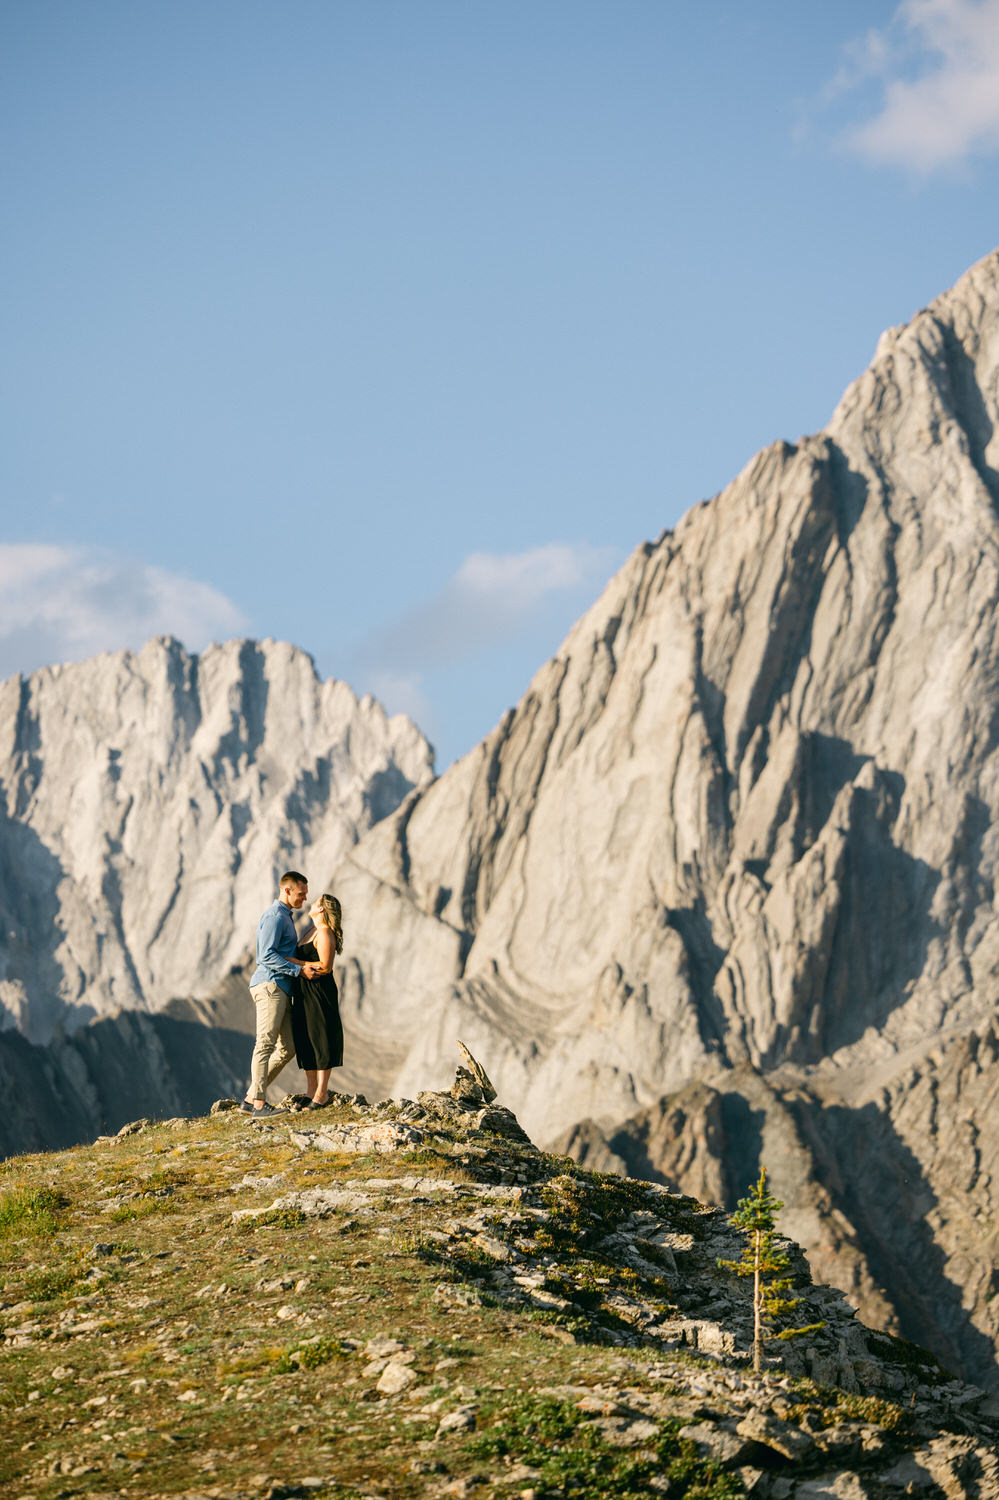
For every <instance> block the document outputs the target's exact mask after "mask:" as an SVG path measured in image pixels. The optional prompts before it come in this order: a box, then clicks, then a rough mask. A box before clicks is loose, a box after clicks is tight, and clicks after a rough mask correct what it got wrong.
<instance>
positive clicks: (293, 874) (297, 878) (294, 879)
mask: <svg viewBox="0 0 999 1500" xmlns="http://www.w3.org/2000/svg"><path fill="white" fill-rule="evenodd" d="M308 883H309V882H308V881H307V880H306V878H305V876H304V875H300V874H299V873H298V871H297V870H288V871H287V872H286V873H285V874H284V875H282V876H281V879H280V881H279V882H278V890H280V889H281V887H282V886H285V885H308Z"/></svg>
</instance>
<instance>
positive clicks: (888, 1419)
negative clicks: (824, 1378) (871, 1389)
mask: <svg viewBox="0 0 999 1500" xmlns="http://www.w3.org/2000/svg"><path fill="white" fill-rule="evenodd" d="M797 1392H798V1394H799V1395H800V1396H801V1397H802V1399H801V1400H800V1401H799V1402H798V1403H797V1404H796V1405H795V1406H793V1407H792V1408H791V1411H790V1412H789V1414H788V1415H789V1417H790V1420H791V1421H800V1420H801V1419H802V1417H804V1416H805V1415H806V1414H807V1413H809V1412H810V1413H811V1414H812V1415H813V1416H815V1417H817V1418H818V1420H819V1421H820V1422H821V1423H822V1426H823V1427H835V1426H836V1425H837V1424H838V1423H840V1422H867V1423H870V1425H871V1426H872V1427H880V1428H881V1429H882V1430H883V1431H885V1432H904V1431H906V1430H907V1429H908V1428H909V1427H911V1425H912V1418H911V1416H910V1414H909V1413H908V1412H907V1411H905V1410H904V1409H903V1408H902V1407H901V1406H896V1404H895V1402H894V1401H886V1400H885V1399H884V1398H883V1397H881V1396H860V1395H856V1394H855V1393H854V1392H852V1391H841V1390H839V1389H836V1388H833V1387H827V1386H821V1385H816V1384H815V1382H814V1381H812V1380H803V1381H799V1382H798V1384H797Z"/></svg>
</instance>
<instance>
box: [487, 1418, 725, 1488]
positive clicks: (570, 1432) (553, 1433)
mask: <svg viewBox="0 0 999 1500" xmlns="http://www.w3.org/2000/svg"><path fill="white" fill-rule="evenodd" d="M649 1447H650V1448H651V1449H652V1450H653V1452H654V1457H648V1456H646V1454H645V1453H631V1452H628V1451H627V1450H622V1449H621V1448H618V1447H614V1446H612V1445H610V1444H608V1443H607V1442H605V1441H604V1438H603V1436H602V1434H601V1432H600V1430H599V1428H597V1427H595V1426H594V1425H593V1423H592V1422H589V1421H587V1419H586V1418H585V1417H584V1415H583V1413H582V1412H580V1411H579V1410H578V1409H577V1408H576V1407H575V1406H574V1405H572V1404H571V1403H570V1402H567V1401H558V1400H556V1399H554V1398H552V1397H546V1396H532V1395H528V1396H521V1397H520V1398H519V1399H515V1400H514V1402H513V1403H512V1404H510V1405H508V1406H506V1407H505V1408H504V1409H503V1414H502V1415H501V1416H498V1417H497V1418H496V1420H495V1421H494V1422H493V1425H492V1426H491V1427H489V1428H486V1429H485V1430H484V1431H482V1432H480V1433H478V1434H476V1436H475V1437H474V1438H472V1439H470V1440H469V1441H468V1442H466V1443H465V1444H464V1446H463V1452H464V1453H465V1454H466V1455H467V1456H468V1457H469V1458H471V1459H479V1460H483V1461H486V1462H490V1463H493V1464H495V1463H496V1462H497V1461H500V1462H502V1461H503V1460H505V1459H506V1460H509V1461H510V1462H515V1463H522V1464H529V1465H530V1466H531V1467H532V1468H536V1469H538V1470H540V1472H541V1482H542V1484H543V1485H544V1486H545V1487H546V1488H553V1489H556V1488H557V1489H559V1490H564V1491H566V1492H567V1493H571V1494H572V1495H573V1497H574V1500H606V1497H607V1496H608V1495H613V1496H614V1497H615V1500H639V1497H642V1496H648V1495H649V1494H654V1493H655V1491H653V1490H650V1488H649V1483H650V1481H651V1480H652V1479H657V1480H658V1481H659V1482H660V1483H662V1482H665V1486H666V1487H665V1493H667V1494H669V1495H670V1497H671V1500H672V1497H674V1496H677V1497H686V1500H729V1497H734V1496H737V1495H743V1494H745V1489H744V1487H743V1485H742V1482H741V1480H740V1479H739V1478H738V1476H737V1475H733V1474H726V1473H725V1472H724V1470H722V1469H720V1468H719V1467H718V1465H717V1464H715V1463H712V1462H711V1461H710V1460H705V1459H702V1458H700V1457H699V1455H698V1453H697V1449H696V1448H695V1446H694V1444H693V1443H691V1442H689V1441H688V1440H687V1439H686V1438H682V1437H680V1436H679V1434H678V1424H677V1423H670V1422H662V1423H660V1424H659V1432H658V1435H657V1437H656V1438H655V1439H654V1440H653V1442H651V1443H650V1444H649Z"/></svg>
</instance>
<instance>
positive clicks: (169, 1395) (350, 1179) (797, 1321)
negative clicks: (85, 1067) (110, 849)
mask: <svg viewBox="0 0 999 1500" xmlns="http://www.w3.org/2000/svg"><path fill="white" fill-rule="evenodd" d="M466 1063H467V1066H466V1067H463V1068H460V1069H459V1070H458V1074H457V1076H456V1078H455V1081H454V1084H453V1085H452V1087H451V1089H450V1090H448V1091H444V1090H438V1091H435V1090H421V1091H420V1093H419V1098H418V1099H416V1100H413V1099H392V1100H381V1101H378V1102H377V1103H375V1104H373V1105H368V1104H366V1103H365V1102H364V1101H363V1100H362V1099H359V1098H357V1097H355V1098H352V1099H350V1098H346V1097H345V1096H343V1095H336V1096H335V1097H334V1098H333V1100H332V1103H331V1105H330V1107H329V1109H328V1110H327V1111H326V1112H324V1113H323V1114H322V1115H319V1116H317V1115H315V1114H312V1113H309V1114H305V1115H300V1116H298V1117H297V1118H296V1117H293V1116H289V1115H287V1114H285V1115H283V1116H282V1115H271V1116H267V1117H262V1118H261V1119H259V1120H258V1121H255V1122H251V1121H249V1120H248V1119H247V1117H246V1116H244V1115H241V1114H240V1113H239V1112H238V1110H235V1109H234V1108H233V1109H229V1110H225V1109H224V1108H223V1107H222V1106H223V1104H224V1103H225V1102H230V1103H231V1102H232V1101H219V1105H218V1106H217V1107H216V1108H215V1109H213V1111H212V1114H211V1116H210V1117H209V1118H201V1119H194V1120H182V1119H174V1120H170V1121H167V1122H164V1124H161V1125H159V1126H157V1125H155V1124H153V1123H152V1122H150V1121H149V1120H148V1119H139V1120H135V1121H133V1122H131V1123H130V1124H128V1125H126V1126H125V1127H124V1129H122V1130H120V1131H119V1132H118V1133H117V1134H116V1135H115V1136H113V1137H110V1138H105V1139H103V1140H100V1141H98V1142H96V1143H95V1144H94V1145H93V1146H91V1147H88V1148H84V1149H81V1150H78V1151H73V1152H65V1153H58V1154H55V1155H51V1154H49V1155H45V1156H38V1157H21V1158H20V1159H19V1160H18V1161H17V1162H16V1163H14V1164H12V1166H11V1171H10V1173H9V1175H8V1179H7V1182H8V1185H7V1187H6V1189H5V1191H4V1193H3V1194H2V1195H0V1198H2V1207H3V1210H4V1216H5V1225H6V1248H7V1252H8V1253H7V1264H6V1266H5V1279H4V1283H3V1285H2V1287H0V1368H3V1367H4V1362H6V1368H5V1369H4V1373H5V1374H7V1375H8V1376H9V1378H8V1379H7V1381H6V1386H5V1394H6V1406H5V1421H4V1423H3V1424H0V1466H2V1467H3V1471H4V1473H5V1474H6V1475H8V1476H9V1478H10V1481H11V1485H10V1489H11V1493H14V1492H15V1489H14V1486H15V1484H16V1493H19V1494H20V1493H24V1494H29V1493H35V1492H42V1493H44V1492H45V1491H46V1489H48V1490H52V1489H53V1488H55V1487H56V1486H59V1487H62V1488H70V1489H72V1488H73V1484H72V1481H73V1480H75V1479H80V1478H84V1477H85V1478H86V1484H87V1486H88V1487H89V1491H90V1492H91V1493H99V1494H106V1493H108V1492H109V1491H110V1492H111V1493H115V1492H117V1491H118V1490H120V1489H121V1488H122V1486H120V1485H118V1484H117V1481H118V1480H120V1479H123V1478H125V1479H127V1480H128V1485H129V1488H130V1490H131V1491H133V1492H137V1493H141V1494H149V1495H155V1496H159V1497H162V1500H168V1497H170V1496H177V1497H187V1500H194V1497H196V1496H198V1497H200V1496H202V1495H204V1496H210V1497H211V1500H261V1497H263V1496H267V1497H269V1500H306V1497H308V1496H310V1495H329V1496H333V1495H338V1494H350V1495H374V1494H378V1495H392V1496H396V1495H399V1496H406V1495H408V1496H416V1495H420V1496H424V1495H425V1496H427V1497H431V1500H444V1497H447V1496H451V1497H454V1496H470V1495H473V1494H475V1493H477V1492H478V1493H492V1494H495V1495H499V1494H505V1493H509V1494H511V1495H518V1494H519V1495H520V1496H521V1497H523V1496H524V1495H525V1494H526V1495H528V1496H530V1495H535V1496H538V1497H541V1496H551V1497H554V1496H556V1495H559V1496H568V1495H589V1496H596V1495H601V1496H602V1495H608V1496H610V1495H613V1496H620V1497H622V1500H623V1497H628V1500H637V1497H639V1496H655V1495H666V1496H669V1495H673V1496H677V1495H687V1496H691V1497H692V1496H694V1495H700V1496H703V1497H708V1496H715V1497H721V1496H735V1495H743V1494H747V1495H752V1496H753V1497H754V1500H818V1497H821V1496H833V1497H840V1500H889V1497H899V1500H901V1497H903V1496H913V1495H920V1496H925V1497H926V1500H930V1497H938V1496H949V1497H954V1500H971V1497H981V1500H985V1497H990V1496H993V1495H995V1494H996V1493H997V1491H999V1426H997V1421H996V1416H997V1406H999V1403H997V1400H996V1398H994V1397H991V1398H990V1397H988V1396H987V1395H986V1393H985V1392H984V1391H983V1390H981V1389H980V1388H976V1387H974V1386H968V1385H964V1384H961V1383H960V1382H958V1381H956V1380H952V1379H950V1378H949V1377H948V1375H947V1373H946V1372H945V1371H943V1370H942V1369H941V1368H940V1365H939V1364H938V1362H937V1361H936V1360H935V1359H934V1358H933V1356H932V1355H931V1354H928V1353H927V1352H926V1351H925V1350H923V1349H919V1348H917V1347H915V1346H914V1345H911V1344H907V1343H906V1342H905V1341H903V1340H901V1339H898V1338H896V1337H893V1336H892V1335H890V1334H886V1333H881V1332H877V1331H874V1330H872V1329H870V1328H867V1327H865V1326H864V1325H863V1323H862V1322H861V1321H860V1320H859V1319H857V1318H856V1317H855V1316H854V1314H853V1312H852V1310H851V1308H850V1307H849V1306H848V1305H847V1303H846V1300H845V1299H844V1297H843V1295H842V1293H841V1292H838V1291H836V1290H835V1289H833V1288H830V1287H828V1286H823V1285H821V1284H819V1283H817V1282H816V1281H814V1280H813V1279H812V1278H811V1277H810V1276H809V1272H808V1268H807V1266H806V1264H805V1260H804V1257H803V1256H802V1254H801V1252H800V1250H799V1249H798V1247H797V1246H796V1245H795V1244H794V1243H793V1242H791V1241H789V1240H786V1239H784V1238H783V1237H780V1239H779V1241H778V1243H779V1246H780V1248H781V1251H782V1253H783V1254H784V1256H785V1258H786V1262H787V1264H786V1274H787V1282H788V1289H790V1290H792V1291H793V1296H794V1298H795V1299H796V1300H795V1303H794V1306H793V1307H788V1308H786V1309H785V1312H786V1315H787V1317H786V1318H778V1319H777V1321H776V1323H775V1324H768V1326H767V1327H766V1328H765V1330H764V1331H765V1334H766V1337H765V1339H764V1349H763V1352H762V1358H761V1360H760V1368H759V1369H758V1370H757V1369H755V1368H754V1361H753V1357H752V1354H751V1352H750V1351H751V1346H752V1344H753V1342H754V1318H753V1293H752V1282H751V1279H750V1278H748V1277H742V1276H739V1275H737V1274H735V1267H736V1265H737V1264H738V1263H739V1262H740V1261H741V1260H742V1257H743V1254H744V1252H745V1251H746V1250H747V1248H748V1245H747V1237H745V1236H744V1235H743V1234H742V1233H741V1232H740V1231H739V1230H738V1228H737V1227H736V1226H735V1225H733V1224H732V1222H731V1221H730V1219H729V1218H728V1216H727V1215H726V1214H724V1213H723V1212H722V1211H721V1210H720V1209H718V1208H716V1207H712V1206H710V1205H708V1204H705V1203H702V1202H699V1201H697V1200H696V1199H694V1198H691V1197H689V1196H686V1195H684V1194H680V1193H675V1192H673V1191H670V1190H669V1189H667V1188H665V1187H662V1186H660V1185H657V1184H654V1183H648V1182H638V1181H625V1180H621V1179H619V1178H615V1177H613V1176H610V1177H608V1176H602V1175H599V1174H596V1173H592V1172H589V1171H587V1170H585V1169H583V1168H581V1167H579V1166H577V1165H576V1164H575V1163H573V1162H569V1161H566V1159H565V1158H564V1157H558V1156H551V1155H548V1154H546V1153H544V1152H542V1151H539V1150H538V1148H537V1147H536V1146H535V1145H533V1144H532V1143H531V1142H530V1141H529V1140H527V1139H526V1137H525V1136H524V1135H523V1132H522V1131H520V1129H519V1127H518V1126H517V1122H516V1119H515V1117H514V1116H513V1115H512V1114H511V1113H510V1111H509V1110H508V1109H507V1108H506V1106H505V1105H502V1104H499V1103H497V1101H496V1099H495V1097H489V1096H491V1095H492V1093H493V1090H492V1085H491V1084H490V1083H489V1080H488V1078H486V1076H485V1074H484V1073H483V1072H482V1070H481V1069H479V1068H477V1066H476V1065H475V1063H474V1059H470V1058H468V1057H466ZM476 1093H477V1094H478V1097H475V1095H476ZM476 1106H479V1107H478V1108H477V1107H476ZM492 1110H501V1111H504V1112H505V1113H506V1115H507V1116H509V1120H510V1121H512V1127H509V1128H507V1129H506V1130H504V1131H502V1132H497V1131H496V1130H495V1129H494V1127H493V1125H492V1123H491V1122H490V1121H489V1120H486V1119H483V1118H482V1116H483V1113H488V1112H489V1111H492ZM303 1119H304V1120H306V1121H308V1122H310V1124H314V1123H315V1121H316V1120H317V1119H319V1121H320V1122H321V1123H320V1124H319V1126H318V1128H307V1129H299V1128H298V1126H299V1124H300V1122H301V1120H303ZM46 1215H47V1221H45V1220H43V1222H45V1223H46V1228H47V1233H46V1234H45V1237H44V1239H42V1237H41V1236H40V1234H39V1233H38V1232H37V1228H38V1226H37V1220H38V1219H39V1218H41V1217H42V1216H46ZM33 1217H34V1218H35V1220H36V1222H35V1223H33V1222H32V1218H33ZM124 1225H127V1229H123V1228H122V1227H120V1226H124ZM32 1230H35V1231H36V1232H34V1233H33V1232H32ZM96 1236H99V1237H96ZM95 1237H96V1238H95ZM788 1319H789V1320H790V1321H791V1324H792V1326H791V1327H788V1326H787V1320H788ZM137 1370H141V1371H143V1372H144V1373H142V1374H138V1375H137V1374H136V1371H137ZM91 1392H92V1394H90V1393H91ZM223 1405H224V1406H225V1407H226V1410H225V1412H223V1411H222V1407H223ZM292 1418H294V1420H292ZM164 1434H165V1435H166V1436H165V1437H164V1436H163V1435H164ZM157 1436H159V1438H160V1440H159V1441H154V1440H153V1439H154V1438H155V1437H157ZM166 1438H169V1439H172V1441H167V1440H166ZM192 1474H193V1475H195V1476H196V1477H195V1478H194V1479H193V1480H192ZM206 1476H209V1477H210V1479H211V1481H212V1482H211V1483H210V1484H208V1482H207V1478H206ZM216 1481H217V1482H216ZM192 1483H193V1484H194V1486H195V1487H194V1488H192ZM521 1486H527V1488H526V1489H524V1488H521ZM76 1488H77V1491H79V1489H80V1487H79V1486H77V1487H76Z"/></svg>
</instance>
